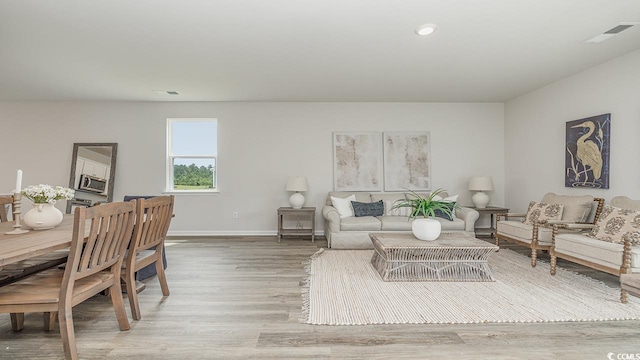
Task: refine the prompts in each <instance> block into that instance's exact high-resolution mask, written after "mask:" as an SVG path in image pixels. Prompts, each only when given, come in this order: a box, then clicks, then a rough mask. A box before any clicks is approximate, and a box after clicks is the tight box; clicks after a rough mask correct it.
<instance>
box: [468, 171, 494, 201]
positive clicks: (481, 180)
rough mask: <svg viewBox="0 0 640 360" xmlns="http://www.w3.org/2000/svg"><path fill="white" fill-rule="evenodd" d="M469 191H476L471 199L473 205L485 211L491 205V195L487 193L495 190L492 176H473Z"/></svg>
mask: <svg viewBox="0 0 640 360" xmlns="http://www.w3.org/2000/svg"><path fill="white" fill-rule="evenodd" d="M469 190H471V191H476V193H475V194H473V196H472V197H471V201H473V205H474V206H475V207H477V208H478V209H484V208H486V207H487V204H489V195H487V194H486V193H484V192H485V191H491V190H493V181H492V180H491V176H473V177H471V178H470V179H469Z"/></svg>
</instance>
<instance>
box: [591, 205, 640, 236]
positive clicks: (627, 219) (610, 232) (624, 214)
mask: <svg viewBox="0 0 640 360" xmlns="http://www.w3.org/2000/svg"><path fill="white" fill-rule="evenodd" d="M588 236H590V237H592V238H594V239H598V240H604V241H608V242H612V243H617V244H622V243H624V240H626V239H628V240H629V241H631V243H632V244H636V245H640V211H634V210H628V209H621V208H617V207H615V206H611V205H605V206H604V208H603V209H602V213H601V214H600V218H599V219H598V221H597V222H596V226H595V227H594V228H593V229H591V232H590V233H589V234H588Z"/></svg>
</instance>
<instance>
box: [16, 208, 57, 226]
mask: <svg viewBox="0 0 640 360" xmlns="http://www.w3.org/2000/svg"><path fill="white" fill-rule="evenodd" d="M22 222H24V224H25V225H27V226H28V227H30V228H32V229H33V230H47V229H53V228H54V227H56V226H58V224H60V223H61V222H62V212H61V211H60V210H58V208H56V207H55V206H53V204H33V208H32V209H31V210H29V211H27V213H26V214H24V217H23V219H22Z"/></svg>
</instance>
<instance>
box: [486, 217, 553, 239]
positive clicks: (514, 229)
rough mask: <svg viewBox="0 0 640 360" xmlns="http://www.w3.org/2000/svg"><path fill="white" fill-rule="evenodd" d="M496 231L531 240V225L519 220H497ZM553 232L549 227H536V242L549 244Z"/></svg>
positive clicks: (515, 237) (508, 235)
mask: <svg viewBox="0 0 640 360" xmlns="http://www.w3.org/2000/svg"><path fill="white" fill-rule="evenodd" d="M497 224H498V228H497V230H496V231H497V233H498V234H499V235H504V236H507V237H510V238H514V239H516V240H520V241H523V242H527V243H531V241H532V240H533V225H530V224H525V223H522V222H520V221H514V220H503V221H498V223H497ZM552 235H553V232H552V230H551V229H550V228H547V227H544V226H539V227H538V243H539V244H541V245H551V237H552Z"/></svg>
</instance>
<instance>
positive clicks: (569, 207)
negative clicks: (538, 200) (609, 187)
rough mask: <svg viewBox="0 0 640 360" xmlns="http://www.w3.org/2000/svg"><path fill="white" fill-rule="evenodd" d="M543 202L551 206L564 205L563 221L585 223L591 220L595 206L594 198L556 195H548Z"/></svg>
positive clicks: (589, 196)
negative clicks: (590, 216) (593, 205)
mask: <svg viewBox="0 0 640 360" xmlns="http://www.w3.org/2000/svg"><path fill="white" fill-rule="evenodd" d="M542 202H543V203H549V204H562V205H563V206H564V208H563V210H562V218H561V220H564V221H570V222H580V223H584V222H586V221H587V220H588V219H589V213H590V212H591V208H592V204H593V196H591V195H582V196H573V195H556V194H554V193H548V194H546V195H545V196H544V197H542Z"/></svg>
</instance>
